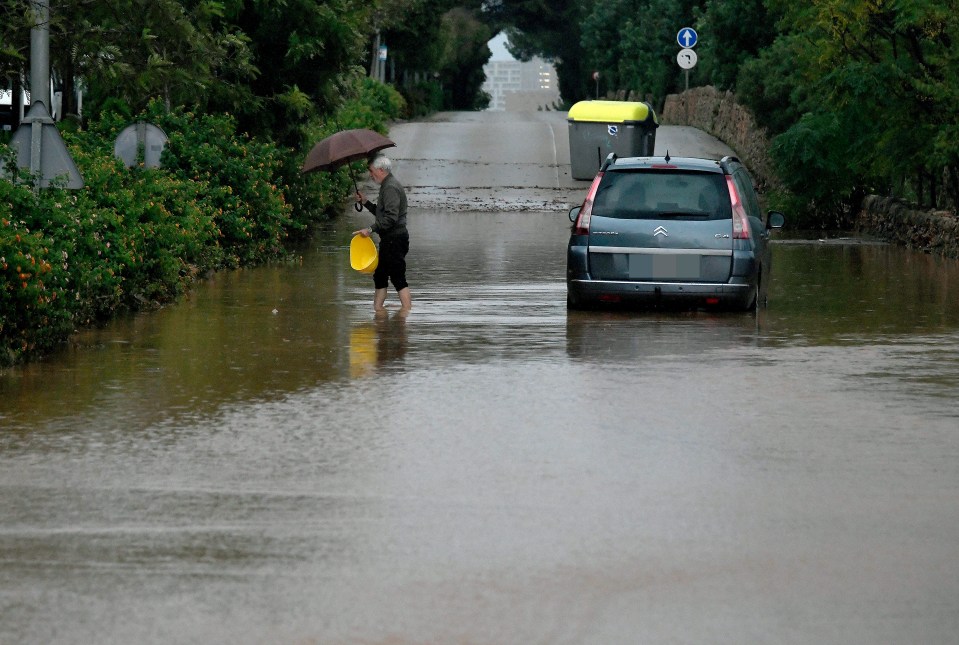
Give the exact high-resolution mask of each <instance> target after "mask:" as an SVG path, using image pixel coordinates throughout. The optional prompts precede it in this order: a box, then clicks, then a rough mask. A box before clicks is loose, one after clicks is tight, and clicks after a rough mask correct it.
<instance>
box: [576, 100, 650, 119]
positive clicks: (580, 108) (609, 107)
mask: <svg viewBox="0 0 959 645" xmlns="http://www.w3.org/2000/svg"><path fill="white" fill-rule="evenodd" d="M567 118H568V119H569V120H570V121H589V122H593V123H627V122H629V121H633V122H640V123H642V122H645V121H650V120H651V121H652V122H653V123H657V121H656V113H655V112H653V110H652V108H650V107H649V105H648V104H646V103H643V102H642V101H580V102H579V103H576V104H574V105H573V107H571V108H570V109H569V113H568V114H567Z"/></svg>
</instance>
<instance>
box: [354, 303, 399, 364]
mask: <svg viewBox="0 0 959 645" xmlns="http://www.w3.org/2000/svg"><path fill="white" fill-rule="evenodd" d="M408 317H409V314H408V313H407V312H405V311H401V310H399V309H397V310H395V311H392V312H391V311H385V312H378V313H376V314H374V316H373V321H372V322H369V321H364V322H357V323H354V324H353V327H352V329H350V376H351V377H353V378H360V377H363V376H370V375H371V374H373V373H375V371H376V369H377V368H384V367H388V366H389V365H390V364H391V363H393V362H394V361H401V360H402V359H403V356H404V355H406V346H407V332H406V320H407V318H408Z"/></svg>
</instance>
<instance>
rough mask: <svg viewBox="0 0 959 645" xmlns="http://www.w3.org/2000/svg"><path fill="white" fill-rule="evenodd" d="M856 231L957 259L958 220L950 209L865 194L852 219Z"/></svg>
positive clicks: (958, 247) (958, 253)
mask: <svg viewBox="0 0 959 645" xmlns="http://www.w3.org/2000/svg"><path fill="white" fill-rule="evenodd" d="M856 224H857V226H858V228H859V230H860V231H862V232H864V233H869V234H870V235H876V236H878V237H881V238H882V239H884V240H889V241H890V242H895V243H897V244H901V245H903V246H907V247H909V248H913V249H916V250H919V251H924V252H926V253H937V254H939V255H944V256H946V257H950V258H959V219H957V218H956V214H955V213H954V212H952V211H920V210H915V208H914V207H913V206H912V205H910V204H908V203H906V202H904V201H902V200H901V199H896V198H894V197H879V196H878V195H869V196H867V197H866V198H865V199H864V200H862V208H860V210H859V215H858V217H857V218H856Z"/></svg>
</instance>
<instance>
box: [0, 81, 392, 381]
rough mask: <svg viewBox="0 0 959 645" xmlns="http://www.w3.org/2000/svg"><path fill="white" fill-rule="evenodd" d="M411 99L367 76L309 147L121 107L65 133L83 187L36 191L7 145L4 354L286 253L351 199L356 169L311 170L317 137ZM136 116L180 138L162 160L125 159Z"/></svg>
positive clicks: (380, 126) (2, 196)
mask: <svg viewBox="0 0 959 645" xmlns="http://www.w3.org/2000/svg"><path fill="white" fill-rule="evenodd" d="M403 109H404V105H403V100H402V98H400V97H399V94H398V93H396V92H395V91H394V90H392V89H391V88H388V87H386V86H382V85H379V84H374V83H373V82H372V81H364V83H363V85H362V87H361V88H360V89H359V92H358V98H357V99H355V100H354V101H351V102H348V103H347V104H346V105H344V107H343V108H342V109H341V111H340V112H338V113H337V114H336V115H334V116H333V117H331V118H330V119H329V120H328V121H326V122H322V123H314V124H304V127H303V131H304V132H305V133H309V134H308V135H305V141H304V144H303V148H304V149H302V150H292V149H283V148H280V147H278V146H276V145H274V144H272V143H270V142H264V141H256V140H253V139H250V138H249V137H247V136H245V135H243V134H241V133H238V132H237V131H236V124H235V121H234V119H233V118H232V117H230V116H229V115H224V114H217V115H210V114H194V113H191V112H188V111H184V110H173V111H170V112H167V111H166V110H165V109H164V108H163V107H162V105H161V104H159V103H154V104H152V105H151V106H150V107H149V108H148V109H147V110H146V111H145V112H144V113H142V114H139V115H136V117H135V118H131V116H130V115H129V114H128V113H126V112H125V110H124V109H123V107H122V106H113V109H109V110H107V111H105V112H104V113H103V114H101V116H100V118H99V119H98V120H97V121H96V122H94V123H90V124H88V125H87V128H86V129H84V130H82V131H75V132H69V131H65V132H63V137H64V140H65V141H66V143H67V146H68V148H69V149H70V152H71V154H72V155H73V158H74V161H75V162H76V164H77V166H78V168H79V169H80V172H81V174H82V175H83V178H84V184H85V186H84V188H82V189H81V190H66V189H62V188H56V187H54V188H49V189H45V190H41V191H39V192H35V191H34V190H33V188H32V181H31V178H30V177H29V176H28V175H27V174H26V173H25V172H24V171H17V169H16V168H15V167H14V164H13V160H12V154H11V151H10V150H9V148H6V147H4V146H0V157H2V159H0V161H2V162H3V163H4V164H5V165H6V167H7V176H8V177H11V176H12V177H14V178H15V179H14V180H10V179H0V366H3V365H11V364H14V363H17V362H22V361H25V360H29V359H31V358H32V357H35V356H37V355H41V354H44V353H47V352H50V351H52V350H55V349H56V348H57V347H58V346H60V345H61V344H62V343H63V342H64V341H66V340H67V338H68V337H69V335H70V334H71V333H73V331H74V330H75V329H76V328H78V327H81V326H85V325H90V324H94V323H98V322H102V321H105V320H108V319H110V318H112V317H113V316H116V315H117V314H119V313H123V312H129V311H135V310H138V309H141V308H144V307H150V306H155V305H157V304H162V303H167V302H171V301H175V300H176V299H177V298H178V297H179V296H181V295H182V294H184V293H185V292H186V291H187V290H188V289H189V288H190V285H191V284H192V283H193V282H194V281H195V280H197V279H198V278H200V277H202V276H203V275H205V274H206V273H208V272H209V271H211V270H218V269H223V268H235V267H239V266H249V265H255V264H260V263H264V262H268V261H272V260H277V259H282V258H284V257H286V256H287V255H288V253H289V248H290V247H291V243H292V242H294V241H298V240H302V239H303V238H305V237H306V236H308V234H309V230H310V225H311V224H312V223H314V222H317V221H320V220H323V219H327V218H329V217H331V216H333V215H334V214H335V213H337V212H339V211H340V210H341V209H342V206H343V202H344V200H345V199H346V198H347V197H348V196H349V194H350V192H351V191H352V184H351V182H350V181H349V179H348V175H347V173H346V172H345V171H339V172H336V173H309V174H306V175H304V174H302V173H300V165H301V163H302V160H303V158H304V157H305V155H306V153H307V152H308V148H309V147H310V145H311V142H312V140H313V139H312V137H314V136H315V137H317V138H319V136H325V135H326V134H329V133H331V132H333V131H335V130H337V129H345V128H348V127H370V128H372V129H376V130H379V131H381V132H385V130H386V122H387V120H388V119H391V118H396V117H397V116H398V115H399V114H400V113H401V112H402V110H403ZM135 120H143V121H147V122H150V123H154V124H155V125H157V126H159V127H160V128H162V129H163V130H164V132H165V133H166V134H167V136H168V137H169V142H168V144H167V148H166V150H165V151H164V153H163V157H162V165H163V167H162V168H161V169H147V168H145V167H143V166H142V165H139V166H135V167H133V168H129V169H128V168H126V167H124V165H123V164H122V162H120V161H119V160H117V159H115V158H114V156H113V142H114V140H115V139H116V136H117V134H119V132H120V131H121V130H122V129H123V128H124V127H126V126H127V125H129V124H130V123H132V122H133V121H135Z"/></svg>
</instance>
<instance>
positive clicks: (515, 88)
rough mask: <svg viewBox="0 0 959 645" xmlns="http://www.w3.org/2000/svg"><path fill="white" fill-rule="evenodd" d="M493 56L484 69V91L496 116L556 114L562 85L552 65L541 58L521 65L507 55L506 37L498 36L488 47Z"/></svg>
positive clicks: (520, 62)
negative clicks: (497, 114) (519, 113)
mask: <svg viewBox="0 0 959 645" xmlns="http://www.w3.org/2000/svg"><path fill="white" fill-rule="evenodd" d="M487 44H488V45H489V48H490V51H492V52H493V56H492V57H491V58H490V60H489V62H488V63H487V64H486V65H485V66H484V67H483V71H484V72H485V73H486V82H485V83H483V91H485V92H486V93H488V94H489V95H490V97H491V99H490V104H489V107H488V108H487V109H488V110H490V111H493V112H504V111H508V112H529V111H536V110H553V109H556V108H555V105H556V104H558V103H559V83H558V82H557V78H556V70H555V69H554V68H553V65H552V64H551V63H547V62H546V61H544V60H542V59H540V58H534V59H533V60H531V61H529V62H526V63H524V62H522V61H518V60H516V59H515V58H513V56H512V55H511V54H510V53H509V52H508V51H506V36H504V35H502V34H501V35H499V36H497V37H496V38H493V39H492V40H491V41H489V43H487Z"/></svg>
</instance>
